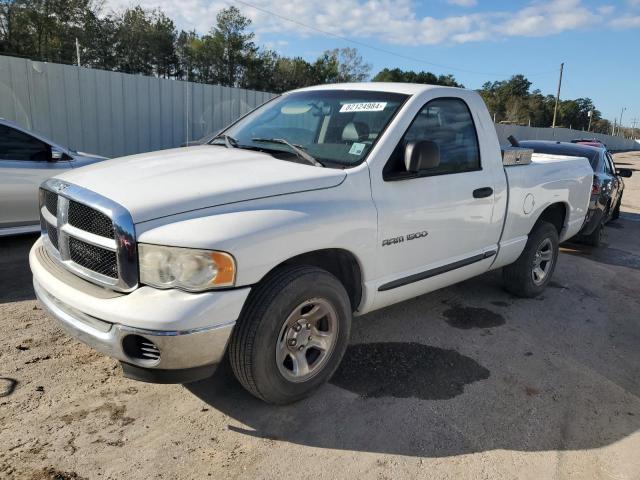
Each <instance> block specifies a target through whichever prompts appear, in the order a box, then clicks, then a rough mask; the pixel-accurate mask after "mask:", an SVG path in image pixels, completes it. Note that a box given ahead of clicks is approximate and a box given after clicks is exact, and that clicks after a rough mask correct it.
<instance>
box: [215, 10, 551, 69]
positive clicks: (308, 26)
mask: <svg viewBox="0 0 640 480" xmlns="http://www.w3.org/2000/svg"><path fill="white" fill-rule="evenodd" d="M227 3H239V4H240V5H244V6H246V7H249V8H253V9H254V10H258V11H260V12H262V13H266V14H267V15H271V16H273V17H278V18H280V19H281V20H285V21H287V22H290V23H293V24H296V25H299V26H301V27H304V28H308V29H309V30H314V31H316V32H318V33H322V34H323V35H327V36H330V37H334V38H338V39H340V40H343V41H345V42H349V43H352V44H354V45H359V46H361V47H365V48H369V49H371V50H375V51H378V52H380V53H385V54H387V55H393V56H395V57H399V58H404V59H405V60H410V61H412V62H417V63H423V64H425V65H431V66H432V67H438V68H442V69H446V70H456V71H458V72H465V73H470V74H474V75H492V76H498V77H505V76H509V75H512V74H511V73H495V72H480V71H476V70H468V69H465V68H458V67H452V66H450V65H442V64H440V63H433V62H429V61H427V60H424V59H422V58H417V57H413V56H411V55H405V54H403V53H398V52H395V51H393V50H387V49H386V48H380V47H376V46H374V45H371V44H369V43H365V42H361V41H360V40H354V39H351V38H348V37H345V36H342V35H339V34H337V33H333V32H329V31H327V30H322V29H320V28H318V27H314V26H312V25H307V24H306V23H302V22H300V21H298V20H295V19H293V18H289V17H286V16H284V15H281V14H279V13H276V12H272V11H270V10H267V9H266V8H262V7H258V6H257V5H253V4H251V3H248V2H245V1H244V0H227ZM557 71H558V70H557V69H555V68H554V69H553V70H548V71H544V72H538V73H530V74H527V75H526V76H528V77H533V76H537V75H546V74H549V73H556V72H557Z"/></svg>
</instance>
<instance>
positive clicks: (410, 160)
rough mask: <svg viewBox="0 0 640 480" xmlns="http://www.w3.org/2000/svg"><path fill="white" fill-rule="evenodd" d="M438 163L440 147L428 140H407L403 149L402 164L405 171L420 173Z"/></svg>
mask: <svg viewBox="0 0 640 480" xmlns="http://www.w3.org/2000/svg"><path fill="white" fill-rule="evenodd" d="M438 165H440V147H438V144H437V143H435V142H432V141H429V140H423V141H421V142H409V143H407V146H406V147H405V149H404V166H405V168H406V169H407V172H411V173H420V172H422V171H424V170H431V169H433V168H436V167H437V166H438Z"/></svg>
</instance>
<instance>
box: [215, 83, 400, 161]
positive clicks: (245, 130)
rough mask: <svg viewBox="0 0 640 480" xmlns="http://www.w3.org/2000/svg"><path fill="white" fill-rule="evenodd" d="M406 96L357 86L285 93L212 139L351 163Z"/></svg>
mask: <svg viewBox="0 0 640 480" xmlns="http://www.w3.org/2000/svg"><path fill="white" fill-rule="evenodd" d="M406 98H407V95H402V94H397V93H386V92H370V91H359V90H310V91H305V92H294V93H289V94H285V95H283V96H281V97H278V98H277V99H275V100H272V101H271V102H269V103H267V104H265V105H263V106H262V107H260V108H258V109H256V110H255V111H254V112H252V113H250V114H249V115H247V116H246V117H245V118H243V119H242V120H240V121H239V122H238V123H237V124H235V125H233V126H232V127H230V128H228V129H227V130H226V131H225V132H224V134H223V135H221V136H220V137H218V138H216V139H214V140H212V141H211V142H210V143H211V144H220V145H226V146H232V147H235V148H251V149H258V150H262V151H267V152H276V153H282V152H284V153H286V154H287V157H291V158H293V159H297V160H298V161H301V162H304V163H311V164H313V160H317V163H316V164H321V165H324V166H327V167H342V168H343V167H350V166H353V165H357V164H359V163H361V162H362V161H363V160H364V159H365V157H366V156H367V154H368V153H369V152H370V151H371V148H372V147H373V144H374V143H375V142H376V140H377V139H378V138H379V137H380V135H381V134H382V131H383V130H384V128H385V127H386V126H387V124H388V123H389V122H390V121H391V119H392V118H393V116H394V114H395V113H396V112H397V110H398V108H399V107H400V105H402V103H403V102H404V101H405V99H406ZM224 136H226V141H225V138H224ZM304 154H308V155H310V156H311V157H312V158H311V159H310V158H305V157H308V155H304Z"/></svg>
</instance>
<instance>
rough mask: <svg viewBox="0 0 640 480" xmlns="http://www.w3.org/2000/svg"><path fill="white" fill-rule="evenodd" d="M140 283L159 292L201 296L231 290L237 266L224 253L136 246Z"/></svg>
mask: <svg viewBox="0 0 640 480" xmlns="http://www.w3.org/2000/svg"><path fill="white" fill-rule="evenodd" d="M138 255H139V262H138V263H139V266H140V282H141V283H144V284H146V285H151V286H153V287H158V288H180V289H182V290H187V291H189V292H201V291H204V290H211V289H213V288H220V287H231V286H233V284H234V282H235V279H236V262H235V260H234V258H233V257H232V256H231V255H229V254H228V253H225V252H217V251H213V250H197V249H193V248H181V247H164V246H161V245H150V244H145V243H141V244H138Z"/></svg>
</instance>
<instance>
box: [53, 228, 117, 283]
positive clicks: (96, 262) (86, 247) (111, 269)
mask: <svg viewBox="0 0 640 480" xmlns="http://www.w3.org/2000/svg"><path fill="white" fill-rule="evenodd" d="M51 243H53V242H51ZM69 257H71V260H72V261H74V262H75V263H77V264H78V265H81V266H83V267H84V268H88V269H89V270H92V271H94V272H98V273H99V274H101V275H106V276H107V277H111V278H118V259H117V257H116V252H112V251H110V250H106V249H104V248H100V247H96V246H95V245H91V244H90V243H85V242H83V241H82V240H78V239H77V238H75V237H70V238H69Z"/></svg>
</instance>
